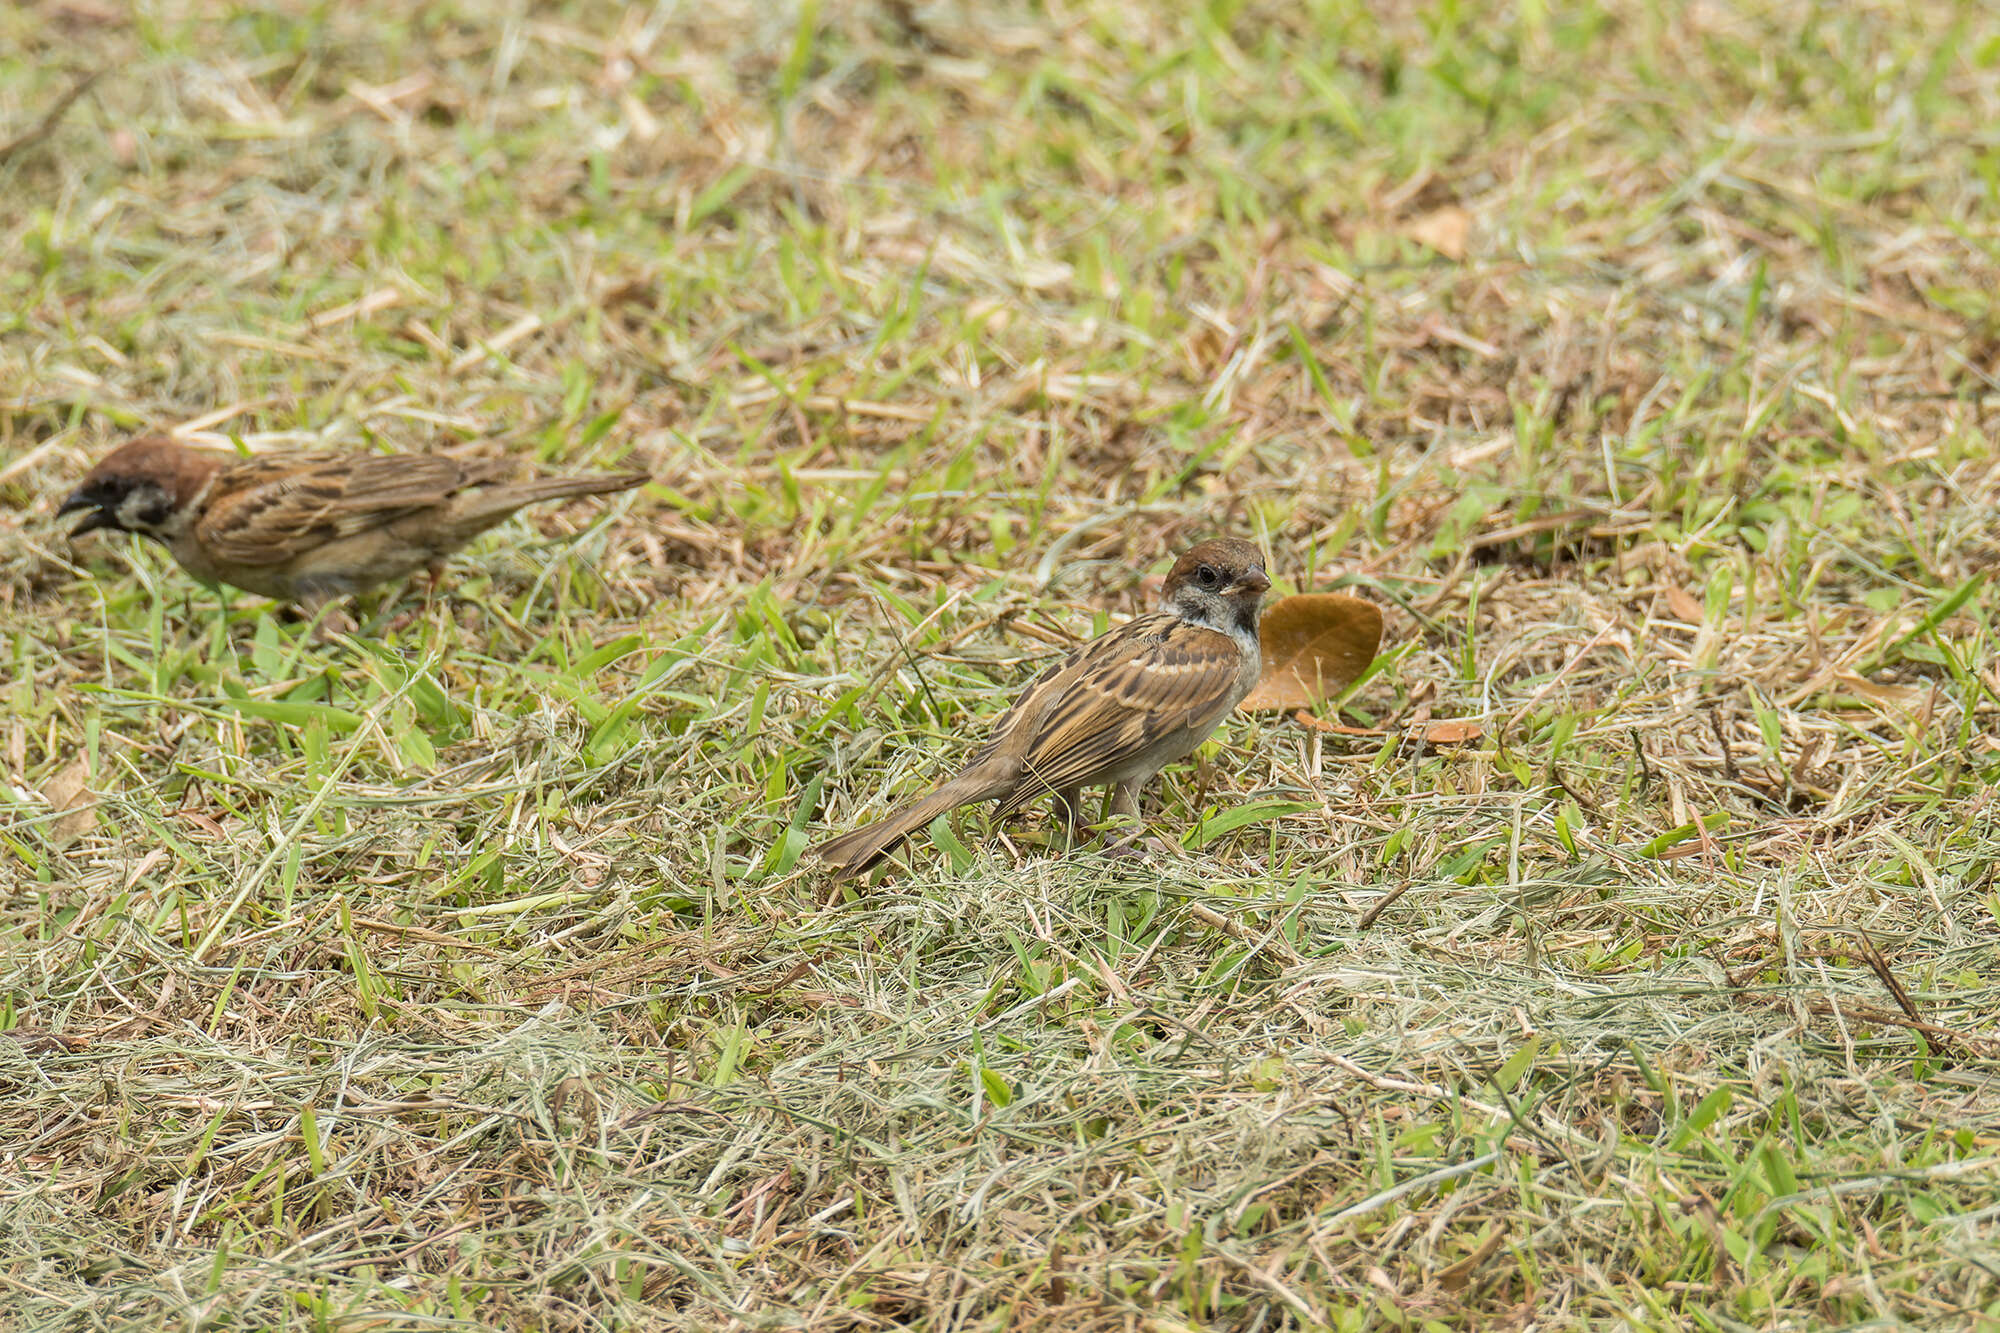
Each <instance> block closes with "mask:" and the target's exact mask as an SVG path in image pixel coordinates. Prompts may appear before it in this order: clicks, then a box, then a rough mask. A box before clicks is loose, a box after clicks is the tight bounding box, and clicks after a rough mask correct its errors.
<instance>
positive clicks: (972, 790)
mask: <svg viewBox="0 0 2000 1333" xmlns="http://www.w3.org/2000/svg"><path fill="white" fill-rule="evenodd" d="M995 794H996V793H995V791H994V790H993V785H992V783H990V782H987V781H983V780H981V779H979V778H974V777H963V776H962V777H956V778H953V779H952V780H951V781H949V782H947V783H945V784H944V785H943V786H941V787H939V788H938V789H937V790H936V791H933V792H930V793H928V794H926V795H923V796H919V797H918V798H917V799H916V800H914V801H909V802H906V803H905V804H903V805H900V806H898V807H897V808H896V809H894V810H891V811H890V812H889V813H888V814H886V815H884V816H883V817H882V818H881V819H878V820H876V821H875V822H874V823H873V824H864V825H862V826H861V827H860V828H858V829H856V830H854V832H852V833H843V834H841V835H840V836H839V837H837V838H829V839H827V840H826V841H825V842H823V843H820V844H819V845H818V846H816V847H813V848H812V849H811V854H812V855H814V856H817V857H818V858H819V859H820V860H822V861H824V862H826V863H827V865H828V867H829V868H831V869H832V871H833V873H834V877H835V878H836V879H845V878H846V877H847V876H849V875H856V874H859V873H860V872H862V871H864V870H866V869H867V868H868V867H869V866H871V865H874V864H875V862H877V861H879V860H880V859H882V857H883V856H884V855H886V854H887V853H888V852H890V851H891V850H893V849H894V848H895V846H896V844H897V843H899V842H901V841H902V840H903V839H905V838H907V837H909V836H910V835H911V834H912V833H915V832H916V831H917V830H918V829H921V828H923V827H925V826H926V825H928V824H929V823H930V822H931V821H932V820H933V819H936V818H937V817H938V816H939V815H942V814H945V813H947V812H948V811H952V810H956V809H957V808H958V807H959V806H961V805H967V804H970V803H971V802H973V801H979V800H984V799H985V798H987V797H989V796H993V795H995Z"/></svg>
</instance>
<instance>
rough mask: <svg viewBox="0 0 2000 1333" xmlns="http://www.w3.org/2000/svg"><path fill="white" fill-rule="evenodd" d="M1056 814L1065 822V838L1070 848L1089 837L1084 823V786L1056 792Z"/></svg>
mask: <svg viewBox="0 0 2000 1333" xmlns="http://www.w3.org/2000/svg"><path fill="white" fill-rule="evenodd" d="M1055 800H1056V814H1057V816H1058V817H1059V818H1060V819H1061V820H1062V822H1063V838H1064V839H1065V841H1066V843H1067V846H1068V847H1069V848H1075V847H1077V846H1079V845H1081V844H1082V843H1084V842H1085V841H1087V840H1088V839H1089V836H1090V835H1089V831H1088V830H1087V829H1086V828H1085V827H1084V823H1083V788H1081V787H1071V788H1068V789H1067V790H1065V791H1059V792H1057V793H1056V794H1055Z"/></svg>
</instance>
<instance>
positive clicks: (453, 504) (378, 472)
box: [56, 435, 648, 612]
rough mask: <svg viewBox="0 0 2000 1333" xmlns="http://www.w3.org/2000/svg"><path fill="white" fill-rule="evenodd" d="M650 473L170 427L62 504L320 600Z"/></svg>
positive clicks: (193, 567)
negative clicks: (329, 447) (240, 437)
mask: <svg viewBox="0 0 2000 1333" xmlns="http://www.w3.org/2000/svg"><path fill="white" fill-rule="evenodd" d="M647 480H648V478H647V476H646V475H645V474H644V473H639V472H620V473H609V474H606V475H603V476H595V477H561V476H549V475H546V474H543V473H540V472H538V471H537V470H536V469H535V468H533V467H532V466H531V465H529V464H526V463H524V462H522V461H521V460H519V459H513V458H450V457H446V456H444V455H441V454H402V455H395V456H391V455H385V454H332V453H272V454H259V455H257V456H255V457H250V458H244V457H241V456H238V455H236V454H228V453H218V452H215V451H213V450H208V449H196V448H193V447H191V446H189V445H185V444H181V443H180V442H178V441H176V440H170V439H168V438H166V437H165V436H162V435H148V436H144V437H142V438H140V439H136V440H132V441H130V442H128V443H126V444H123V445H121V446H119V447H118V448H116V449H114V450H112V451H111V452H110V453H109V454H107V455H106V456H105V457H104V458H103V460H102V461H100V462H99V463H98V464H97V466H96V467H94V468H92V469H91V470H90V472H89V474H88V475H86V476H85V477H84V479H83V484H82V485H80V486H78V487H77V488H76V489H75V490H74V491H72V492H71V493H70V495H69V498H68V499H66V500H64V501H63V502H62V507H61V508H60V509H58V510H57V511H56V513H57V516H58V517H60V516H62V515H66V514H73V513H75V512H77V511H78V510H85V511H88V512H86V513H85V515H84V518H83V521H82V522H80V523H78V524H77V525H76V526H75V527H74V528H73V529H71V531H70V536H71V537H77V536H81V535H82V534H84V533H86V532H94V531H96V530H98V529H100V528H103V529H108V530H110V531H114V532H136V533H138V534H139V535H140V536H142V537H150V538H152V539H153V540H154V541H157V542H159V543H160V544H161V545H163V546H165V547H166V548H167V551H168V553H169V554H171V555H172V556H173V558H174V559H175V560H176V561H178V562H179V563H180V566H181V568H182V569H185V570H186V571H187V572H188V573H190V574H192V575H194V576H195V577H196V578H198V579H202V580H205V581H208V582H216V581H220V582H223V583H230V584H234V585H235V586H236V587H239V588H242V589H245V590H247V591H249V592H253V593H258V594H260V595H262V596H265V597H275V598H277V599H279V600H280V601H286V602H296V603H298V604H299V605H301V606H302V607H304V608H305V609H306V610H307V611H308V612H316V611H317V610H318V609H319V608H320V607H321V606H323V605H324V604H325V603H327V602H328V601H331V600H332V599H334V598H336V597H341V596H344V595H346V594H348V593H355V592H360V591H362V590H364V589H366V588H369V587H372V586H374V585H375V584H378V583H386V582H388V581H389V580H391V579H398V578H402V577H404V576H405V575H408V574H412V573H414V572H416V571H417V570H418V569H426V568H427V569H429V571H430V575H431V580H432V582H433V583H435V582H436V580H437V578H438V576H439V575H440V574H441V573H442V572H443V568H444V562H445V557H446V556H448V555H450V554H451V553H452V552H453V551H456V550H458V549H459V548H460V547H461V546H464V545H465V544H466V543H467V542H469V541H471V540H472V539H473V538H474V537H476V536H478V535H479V534H480V533H482V532H484V531H486V530H487V529H488V528H490V527H493V526H494V525H495V524H498V523H500V522H502V521H504V520H505V519H507V518H508V517H510V516H511V515H512V514H513V513H514V511H515V510H517V509H519V508H521V507H522V506H523V505H529V504H534V503H535V502H537V501H539V500H554V499H558V498H561V497H563V496H569V495H601V494H605V493H607V492H611V491H623V490H628V489H630V488H631V487H634V486H637V485H640V484H641V483H643V482H645V481H647Z"/></svg>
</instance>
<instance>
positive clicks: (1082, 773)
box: [812, 538, 1271, 876]
mask: <svg viewBox="0 0 2000 1333" xmlns="http://www.w3.org/2000/svg"><path fill="white" fill-rule="evenodd" d="M1270 587H1271V581H1270V580H1269V579H1268V578H1266V577H1265V575H1264V558H1263V557H1262V556H1261V555H1259V554H1258V553H1257V548H1256V547H1254V546H1252V545H1251V544H1250V543H1249V542H1245V541H1237V540H1235V539H1233V538H1223V539H1219V540H1216V541H1207V542H1203V543H1202V544H1201V545H1199V546H1196V547H1195V548H1193V549H1192V550H1190V551H1188V552H1187V554H1185V555H1183V556H1182V557H1181V558H1180V559H1179V560H1177V561H1175V562H1174V567H1173V569H1172V571H1171V572H1170V573H1168V575H1167V581H1166V586H1165V587H1164V589H1163V590H1162V592H1161V604H1160V609H1159V610H1158V611H1154V612H1152V613H1150V614H1148V615H1143V616H1140V617H1139V618H1138V619H1136V620H1132V621H1128V622H1127V623H1125V624H1123V625H1120V626H1119V627H1118V628H1117V629H1114V630H1112V631H1111V632H1110V633H1108V634H1105V635H1103V636H1101V637H1099V638H1095V639H1092V640H1091V641H1090V642H1088V643H1086V644H1083V645H1082V646H1081V647H1079V648H1077V649H1076V650H1075V651H1074V652H1072V653H1070V655H1069V656H1068V657H1067V658H1066V659H1064V660H1063V661H1061V662H1059V663H1057V664H1056V665H1055V666H1053V667H1051V668H1049V669H1048V670H1047V671H1045V672H1043V673H1042V674H1041V675H1040V676H1039V677H1037V678H1036V679H1035V682H1034V683H1033V684H1032V685H1030V686H1028V688H1027V691H1026V692H1025V693H1023V694H1022V695H1021V697H1020V698H1019V699H1017V700H1015V701H1014V706H1013V707H1011V708H1009V709H1008V710H1007V711H1006V712H1005V713H1004V714H1002V715H1001V718H1000V720H999V722H998V723H996V724H995V725H994V728H993V736H992V739H990V740H989V741H987V742H986V744H985V745H984V746H983V747H981V748H980V750H979V752H978V753H977V754H975V755H973V756H972V759H971V760H970V761H969V762H968V763H967V764H966V765H965V767H964V768H962V769H960V770H959V771H958V774H957V776H955V777H953V778H951V779H949V780H948V781H946V782H945V783H943V784H942V785H940V786H939V787H937V788H936V789H935V790H933V791H931V792H929V793H927V794H926V795H923V796H920V797H917V798H915V799H914V800H910V801H907V802H905V803H904V804H902V805H900V806H898V807H897V808H896V809H895V810H893V811H891V812H890V813H889V814H888V815H887V816H886V817H885V818H883V819H882V820H880V821H879V822H877V823H873V824H869V825H866V826H864V827H862V828H858V829H856V830H855V831H854V832H852V833H848V834H844V835H842V836H840V837H838V838H833V839H831V840H829V841H827V842H823V843H820V844H819V845H818V846H817V847H815V848H813V849H812V850H813V852H814V853H815V854H816V855H818V856H819V857H820V859H821V860H823V861H825V862H827V863H828V865H830V866H831V867H832V868H833V869H834V870H835V871H836V872H837V873H838V874H840V875H843V876H844V875H850V874H854V873H856V872H858V871H861V870H865V869H867V868H868V867H869V866H870V865H872V864H873V863H874V862H875V861H876V860H877V859H878V858H880V857H881V856H883V855H884V854H885V853H887V852H888V851H890V850H891V849H892V848H893V847H895V845H896V844H897V843H899V842H901V841H902V840H903V839H904V838H907V837H909V836H910V835H911V834H912V833H915V832H917V831H918V830H919V829H921V828H923V827H925V826H926V825H928V824H929V823H930V822H931V821H932V820H933V819H936V818H937V817H938V816H939V815H941V814H943V813H945V812H946V811H948V810H952V809H955V808H956V807H958V806H961V805H966V804H969V803H970V802H973V801H986V800H992V801H998V802H999V806H998V808H997V810H996V812H995V813H996V817H1004V816H1006V815H1010V814H1012V813H1013V812H1014V811H1016V810H1019V809H1020V808H1021V807H1022V806H1024V805H1026V804H1028V802H1030V801H1032V800H1035V799H1036V798H1037V797H1040V796H1044V795H1051V794H1052V795H1054V796H1055V798H1056V805H1057V808H1058V809H1059V810H1060V811H1061V812H1062V814H1063V816H1064V817H1065V818H1066V819H1067V820H1068V822H1069V825H1070V828H1071V832H1072V836H1074V834H1075V832H1076V829H1077V825H1078V822H1079V820H1080V818H1081V808H1080V806H1079V801H1080V799H1081V797H1082V792H1083V789H1084V788H1085V787H1094V786H1097V785H1099V784H1104V785H1107V786H1109V787H1110V788H1111V793H1112V795H1111V804H1112V809H1114V810H1115V811H1117V812H1118V813H1119V814H1121V815H1126V816H1131V817H1134V818H1136V817H1137V815H1138V813H1139V788H1140V787H1142V786H1143V785H1145V783H1146V781H1147V780H1148V779H1149V778H1151V777H1152V776H1153V775H1154V774H1155V773H1157V772H1159V771H1160V770H1161V769H1162V768H1164V767H1165V766H1166V765H1168V764H1170V763H1172V762H1173V761H1174V760H1176V759H1183V758H1185V757H1187V756H1188V755H1190V754H1192V753H1194V751H1195V748H1196V747H1197V746H1199V745H1200V744H1201V743H1202V742H1203V741H1204V740H1207V739H1208V736H1209V733H1210V732H1212V731H1214V730H1215V728H1216V726H1217V724H1219V723H1220V722H1221V721H1222V719H1223V718H1225V717H1227V716H1228V715H1229V712H1230V710H1231V709H1233V708H1235V707H1236V705H1237V703H1238V702H1239V701H1241V700H1242V698H1243V696H1244V695H1246V694H1248V693H1249V692H1250V688H1251V686H1253V685H1255V684H1256V683H1257V676H1258V672H1259V670H1260V669H1261V666H1262V661H1261V656H1260V653H1259V651H1258V646H1257V607H1258V604H1259V602H1261V601H1262V600H1263V596H1264V594H1265V592H1267V591H1268V590H1269V589H1270Z"/></svg>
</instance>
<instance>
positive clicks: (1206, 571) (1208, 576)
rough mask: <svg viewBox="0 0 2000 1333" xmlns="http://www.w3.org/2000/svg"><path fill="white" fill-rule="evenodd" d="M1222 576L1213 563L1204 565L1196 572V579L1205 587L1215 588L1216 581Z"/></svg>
mask: <svg viewBox="0 0 2000 1333" xmlns="http://www.w3.org/2000/svg"><path fill="white" fill-rule="evenodd" d="M1221 577H1222V576H1221V575H1220V574H1217V573H1216V572H1215V567H1214V566H1213V565H1203V566H1202V567H1201V568H1200V569H1197V570H1196V571H1195V572H1194V581H1195V582H1196V583H1199V584H1200V585H1201V586H1202V587H1204V588H1213V587H1214V586H1215V581H1216V580H1217V579H1219V578H1221Z"/></svg>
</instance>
